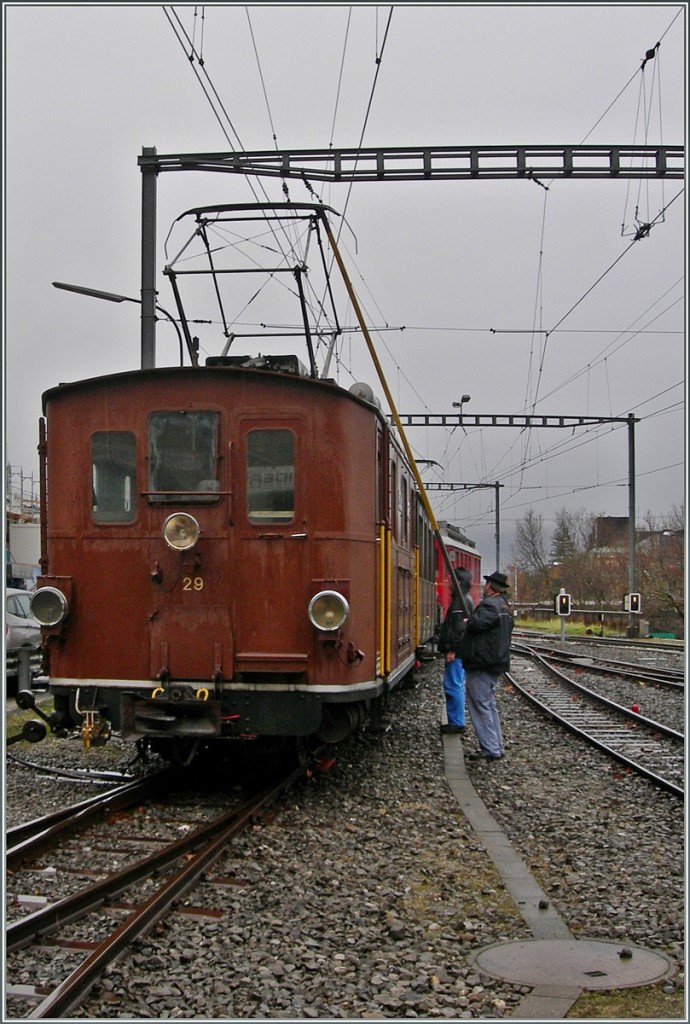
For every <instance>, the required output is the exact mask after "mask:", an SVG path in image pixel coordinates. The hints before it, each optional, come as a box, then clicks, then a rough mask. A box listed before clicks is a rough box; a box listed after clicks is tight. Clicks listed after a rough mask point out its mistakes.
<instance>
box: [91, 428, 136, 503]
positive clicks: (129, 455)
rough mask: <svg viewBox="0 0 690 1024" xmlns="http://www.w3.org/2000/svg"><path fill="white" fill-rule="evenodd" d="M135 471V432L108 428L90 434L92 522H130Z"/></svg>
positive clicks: (134, 491) (134, 492)
mask: <svg viewBox="0 0 690 1024" xmlns="http://www.w3.org/2000/svg"><path fill="white" fill-rule="evenodd" d="M135 471H136V442H135V438H134V434H130V433H129V432H128V431H125V430H108V431H99V432H98V433H96V434H94V435H93V436H92V438H91V492H92V499H91V505H92V514H93V518H94V520H95V522H97V523H131V522H132V521H133V520H134V518H135V516H136V508H135V501H134V495H135V494H136V490H135V482H136V479H135Z"/></svg>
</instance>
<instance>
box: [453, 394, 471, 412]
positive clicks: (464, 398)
mask: <svg viewBox="0 0 690 1024" xmlns="http://www.w3.org/2000/svg"><path fill="white" fill-rule="evenodd" d="M471 397H472V396H471V395H463V396H462V398H461V399H460V401H459V402H453V408H454V409H459V410H460V415H461V416H462V407H463V405H464V404H465V402H469V400H470V398H471Z"/></svg>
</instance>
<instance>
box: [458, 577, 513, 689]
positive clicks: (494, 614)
mask: <svg viewBox="0 0 690 1024" xmlns="http://www.w3.org/2000/svg"><path fill="white" fill-rule="evenodd" d="M513 624H514V623H513V615H512V612H511V610H510V605H509V604H508V600H507V598H506V597H504V595H503V594H492V595H491V596H490V597H485V598H484V599H483V600H482V601H480V602H479V604H478V605H477V607H476V608H475V610H474V611H473V612H472V614H471V615H470V617H469V619H468V620H467V622H466V623H465V633H464V636H463V638H462V645H461V647H460V657H461V658H462V664H463V666H464V667H465V669H480V670H482V671H484V672H489V673H490V674H491V675H496V676H499V675H500V674H501V673H502V672H507V671H508V670H509V668H510V638H511V636H512V632H513Z"/></svg>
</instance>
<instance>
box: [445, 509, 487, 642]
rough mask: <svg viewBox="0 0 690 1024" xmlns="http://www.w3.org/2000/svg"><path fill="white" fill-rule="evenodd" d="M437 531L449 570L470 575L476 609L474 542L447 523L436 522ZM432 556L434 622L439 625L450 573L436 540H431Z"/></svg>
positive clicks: (447, 598) (449, 591)
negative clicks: (432, 541) (445, 552)
mask: <svg viewBox="0 0 690 1024" xmlns="http://www.w3.org/2000/svg"><path fill="white" fill-rule="evenodd" d="M438 529H439V533H440V534H441V537H442V539H443V543H444V546H445V549H446V551H447V552H448V557H449V559H450V563H451V565H452V566H453V570H454V571H457V570H458V569H467V571H468V572H470V573H471V575H472V586H471V588H470V597H471V598H472V601H473V602H474V604H475V606H476V605H477V604H478V603H479V601H480V600H481V596H482V588H483V582H482V576H481V570H482V559H481V555H480V554H479V552H478V551H477V550H476V548H475V545H474V542H473V541H471V540H469V538H468V537H466V536H465V534H464V533H463V532H462V531H461V530H459V529H458V528H457V527H456V526H453V525H452V524H451V523H446V522H440V523H438ZM434 557H435V560H436V608H437V612H436V614H437V622H438V624H439V625H440V623H441V622H443V619H444V618H445V615H446V612H447V611H448V608H449V606H450V602H451V597H452V586H451V582H450V574H449V572H448V569H447V566H446V564H445V561H444V559H443V556H442V554H441V548H440V544H439V542H438V541H437V540H435V541H434Z"/></svg>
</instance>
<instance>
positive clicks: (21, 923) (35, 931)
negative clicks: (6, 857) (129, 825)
mask: <svg viewBox="0 0 690 1024" xmlns="http://www.w3.org/2000/svg"><path fill="white" fill-rule="evenodd" d="M305 771H306V769H305V766H304V765H300V767H298V768H296V769H294V770H293V771H290V772H289V773H288V774H285V775H284V776H283V777H282V778H281V779H280V780H279V781H278V782H275V783H273V784H272V785H270V787H269V788H266V789H264V791H262V792H261V793H260V794H259V795H257V796H255V797H253V798H252V799H251V800H249V801H245V802H243V803H238V806H236V807H234V808H232V809H230V810H225V811H224V812H223V813H221V814H216V815H215V816H214V817H212V818H211V820H209V821H207V822H205V823H204V824H201V825H200V826H199V827H197V828H191V827H190V826H189V825H186V824H183V825H181V826H180V828H182V829H183V830H184V834H183V836H182V837H181V838H176V839H174V840H173V841H170V842H167V843H166V844H164V845H163V846H160V845H159V846H158V848H157V849H155V850H154V851H153V852H149V853H147V854H145V855H144V856H141V857H138V858H137V859H136V860H134V861H133V862H132V863H128V864H127V865H126V866H125V867H123V868H121V869H120V870H116V871H110V872H107V871H106V872H105V873H103V871H100V876H101V877H97V878H96V880H94V881H92V882H91V884H89V885H87V886H86V887H85V888H83V887H82V886H80V887H79V888H78V890H76V891H74V892H72V893H71V894H70V895H67V896H64V897H63V898H61V899H58V900H56V901H55V902H46V903H45V905H44V906H42V907H41V908H40V909H38V910H34V911H33V912H29V913H25V914H24V915H23V916H21V917H18V918H17V919H16V920H13V921H11V922H10V923H9V924H8V925H7V929H6V941H5V949H6V985H5V997H6V1000H17V1001H19V1000H22V1001H23V1000H27V999H28V1000H29V1001H30V1002H31V1003H32V1004H36V1005H33V1008H32V1010H31V1012H30V1015H29V1016H30V1018H31V1019H32V1020H34V1019H38V1020H41V1019H63V1018H64V1017H65V1016H66V1015H67V1014H69V1013H70V1011H71V1010H73V1009H74V1008H75V1007H77V1006H79V1005H80V1003H81V1002H82V1001H83V1000H84V999H85V998H86V996H87V995H88V993H89V991H90V990H91V988H92V987H93V985H94V984H95V983H96V981H97V980H98V979H99V978H100V977H101V976H102V975H103V973H104V972H105V971H106V969H107V967H108V965H109V964H111V963H112V962H113V961H114V960H115V959H116V958H117V957H118V956H120V955H121V954H122V953H123V952H124V951H125V950H126V949H127V948H128V947H129V946H131V945H132V943H134V942H136V940H137V939H139V938H140V937H141V936H143V935H145V934H146V933H147V932H148V931H150V930H151V928H153V927H154V925H156V923H157V922H159V921H160V920H161V919H162V918H163V917H164V916H165V915H166V914H167V913H168V912H169V911H170V910H171V909H172V908H173V906H174V904H175V903H176V901H178V900H180V898H181V897H182V896H183V895H185V894H186V893H187V892H188V891H189V890H190V889H192V888H193V887H194V886H195V884H196V883H197V882H198V881H199V879H200V878H201V877H202V875H203V874H204V873H205V872H206V871H207V870H208V869H209V867H211V865H212V864H213V863H214V862H215V861H216V859H217V858H218V857H219V856H220V855H221V854H222V853H223V851H224V850H225V848H226V846H227V844H228V843H229V842H230V841H231V840H232V839H233V838H234V837H235V836H236V835H238V834H239V833H240V832H241V831H242V830H243V829H245V828H246V827H247V826H248V825H249V824H250V823H251V822H253V821H254V820H256V818H257V816H259V815H261V814H262V813H264V812H265V811H266V810H267V808H268V807H269V806H270V805H271V804H272V803H274V801H275V800H277V799H278V797H279V796H280V795H281V794H282V793H284V792H285V791H286V790H287V789H288V788H289V787H290V786H291V785H293V784H294V782H296V781H297V780H298V779H299V778H301V777H303V776H304V774H305ZM167 781H169V780H167ZM143 792H144V791H142V790H139V794H138V795H139V797H140V796H141V795H143ZM149 795H150V791H149ZM98 802H99V801H98V800H97V799H94V800H90V801H85V802H84V805H79V807H78V808H77V809H76V811H75V812H74V813H73V814H66V815H65V814H63V812H60V814H61V815H62V818H61V820H60V821H53V820H50V819H49V820H48V821H45V822H43V823H41V821H40V820H38V821H37V822H32V823H29V824H27V825H26V826H20V827H19V828H17V829H13V830H12V831H11V834H10V836H11V838H10V841H11V842H12V843H13V845H12V846H10V848H9V850H8V853H9V854H10V855H11V863H12V865H13V868H14V870H15V871H16V870H18V868H19V866H20V865H21V864H22V863H24V862H29V861H33V860H34V859H35V858H36V857H40V856H41V854H42V853H43V852H44V851H45V850H46V849H47V848H51V846H52V844H54V842H56V841H57V839H58V835H59V836H62V837H64V836H66V835H73V834H74V830H75V828H82V827H83V826H84V825H85V824H86V822H87V818H88V819H90V820H93V817H94V815H96V814H100V815H101V816H103V815H104V814H112V813H113V812H115V811H117V812H118V813H119V810H120V809H121V808H124V807H127V806H131V805H132V804H133V803H134V804H136V803H137V802H138V800H137V794H136V793H135V791H134V788H133V787H132V786H123V787H121V791H120V792H119V793H117V794H115V793H109V794H106V796H105V797H104V798H101V800H100V803H101V805H102V806H101V807H100V809H99V808H98V807H97V804H98ZM85 805H87V806H85ZM52 818H55V816H54V815H53V816H51V819H52ZM42 824H43V825H45V827H41V825H42ZM47 837H50V839H47ZM140 841H141V842H144V843H145V844H146V845H147V846H148V845H150V844H151V843H152V841H153V837H149V836H144V837H141V839H140ZM46 843H48V845H46ZM104 843H105V847H104ZM109 845H110V846H111V847H112V849H117V847H118V846H119V847H122V845H123V841H122V839H115V840H110V841H109V840H108V838H107V836H106V837H101V838H100V840H99V847H98V850H99V855H97V856H96V862H97V863H96V864H95V865H94V864H92V871H91V872H89V871H88V870H87V869H80V868H79V867H78V866H75V867H73V868H70V869H65V870H66V873H69V871H72V872H73V873H76V874H77V875H78V876H81V877H83V876H84V875H85V874H86V875H88V874H91V875H92V877H93V874H94V870H93V869H94V867H95V873H97V874H98V873H99V872H98V864H101V863H104V862H105V859H106V858H105V857H104V856H103V851H104V849H106V850H107V849H108V847H109ZM43 870H45V869H43ZM163 874H165V877H164V878H163V880H162V881H160V876H162V875H163ZM11 884H12V882H11ZM13 887H14V885H13ZM125 894H126V896H127V902H126V903H123V902H122V897H123V895H125ZM118 898H119V899H120V902H119V903H118V904H117V905H115V904H114V902H113V901H114V900H116V899H118ZM15 901H16V903H21V900H20V899H19V898H18V897H17V896H15ZM103 907H107V908H108V911H109V913H108V915H104V914H100V915H99V920H98V926H99V932H98V935H99V937H98V938H96V939H92V938H86V939H84V938H80V937H77V938H74V937H73V932H72V931H71V929H70V926H72V925H73V924H74V923H75V922H82V921H83V919H85V918H87V917H88V915H92V914H93V913H94V912H95V911H98V910H101V909H102V908H103ZM122 912H124V913H125V914H126V916H125V918H124V920H121V922H120V923H119V924H117V925H116V926H115V927H114V928H113V929H112V930H110V931H107V933H106V934H102V932H103V924H104V922H106V921H109V920H110V919H111V917H112V914H118V913H119V914H120V916H121V914H122ZM37 943H40V944H41V945H42V946H43V945H46V943H47V944H48V945H49V946H50V947H52V948H53V949H55V948H56V947H61V948H63V949H67V950H70V951H75V954H76V953H77V952H78V951H83V952H85V953H86V955H85V956H83V957H82V958H81V959H80V960H79V962H78V964H77V965H76V966H75V967H74V968H73V969H72V970H71V971H70V973H69V974H68V975H67V977H65V978H64V979H63V980H62V981H61V982H59V983H58V984H56V985H54V986H53V987H52V988H51V989H50V990H49V991H46V990H45V989H46V986H45V985H44V986H41V985H36V986H33V985H30V986H27V985H26V984H22V982H21V978H22V962H21V951H22V950H23V949H24V948H25V947H27V946H30V945H32V944H34V946H35V944H37ZM13 974H14V978H15V980H14V981H13ZM17 979H19V980H17Z"/></svg>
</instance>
